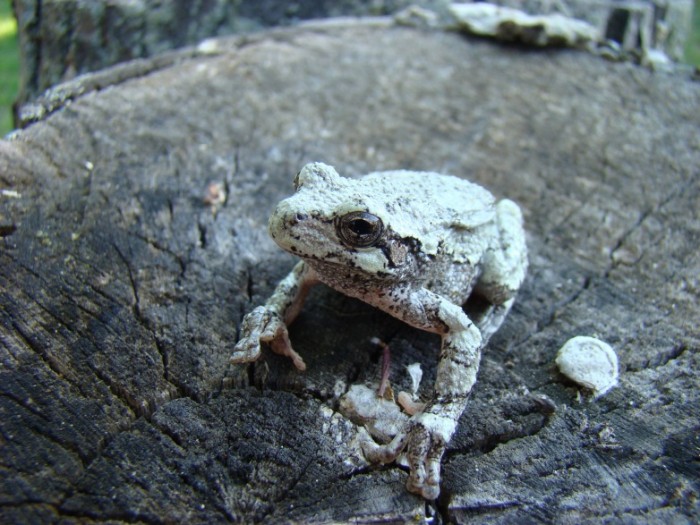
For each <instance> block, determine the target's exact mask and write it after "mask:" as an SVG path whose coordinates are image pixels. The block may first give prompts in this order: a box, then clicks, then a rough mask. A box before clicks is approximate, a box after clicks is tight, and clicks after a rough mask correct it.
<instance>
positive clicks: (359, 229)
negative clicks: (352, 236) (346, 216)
mask: <svg viewBox="0 0 700 525" xmlns="http://www.w3.org/2000/svg"><path fill="white" fill-rule="evenodd" d="M350 229H351V230H352V231H353V233H356V234H357V235H360V236H362V235H369V234H370V233H372V231H373V230H374V225H373V224H372V223H371V222H369V221H366V220H364V219H355V220H354V221H352V222H351V223H350Z"/></svg>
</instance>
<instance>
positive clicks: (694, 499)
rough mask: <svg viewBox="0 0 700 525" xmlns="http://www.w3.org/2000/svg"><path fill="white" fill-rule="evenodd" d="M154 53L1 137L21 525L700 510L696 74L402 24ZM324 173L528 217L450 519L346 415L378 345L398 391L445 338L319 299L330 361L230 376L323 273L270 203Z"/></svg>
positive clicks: (4, 280)
mask: <svg viewBox="0 0 700 525" xmlns="http://www.w3.org/2000/svg"><path fill="white" fill-rule="evenodd" d="M154 60H157V59H154ZM139 64H140V65H139V66H138V67H134V66H133V65H131V66H128V65H127V66H123V67H118V68H115V69H112V70H107V71H105V72H102V73H100V74H99V75H100V76H99V77H86V78H81V79H78V80H76V81H74V83H73V84H71V85H69V86H67V87H65V86H64V89H63V90H59V91H57V92H54V95H53V96H54V98H53V99H52V100H49V99H50V97H49V98H45V99H43V101H40V102H39V103H38V105H36V106H34V107H33V109H31V111H29V113H32V112H34V115H35V118H29V119H28V120H34V121H36V122H35V123H34V124H31V125H30V126H29V127H28V128H27V129H25V130H23V131H20V132H18V133H16V134H15V135H14V136H13V137H12V138H11V139H9V140H6V141H0V190H2V193H0V234H1V235H2V238H1V239H0V356H1V359H2V367H1V369H0V391H1V393H2V395H1V396H0V430H1V432H0V450H1V455H2V470H1V472H2V474H1V476H0V522H2V523H50V522H59V521H60V522H62V523H70V522H93V521H94V522H110V523H114V522H130V523H133V522H142V523H225V522H245V523H249V522H255V521H258V522H262V521H265V522H286V521H294V522H341V523H343V522H356V521H363V522H364V521H367V522H372V521H382V522H403V521H409V520H410V521H413V520H416V521H420V520H421V519H427V520H430V521H431V522H433V523H435V522H439V521H441V520H442V521H454V522H460V523H466V522H470V523H471V522H480V523H524V522H525V523H527V522H529V523H533V522H556V523H599V522H600V521H601V520H612V521H614V522H626V523H642V522H643V523H692V522H697V520H698V519H699V518H700V513H699V511H698V495H699V493H700V483H699V477H698V470H699V468H700V464H699V462H698V455H699V450H700V438H699V437H698V436H699V431H700V423H698V421H699V419H698V418H699V416H700V404H699V398H700V389H699V388H698V387H699V385H698V378H697V366H698V360H699V358H698V352H697V350H698V346H699V340H700V328H699V327H698V295H699V294H700V281H699V277H698V276H699V275H700V250H698V248H697V246H698V243H700V217H699V214H700V212H699V210H700V176H699V172H698V170H699V166H700V134H699V133H698V130H699V129H700V85H698V83H694V82H692V81H690V80H686V79H684V78H680V77H676V76H666V75H660V74H654V73H652V72H650V71H647V70H645V69H642V68H639V67H637V66H634V65H631V64H624V63H610V62H605V61H603V60H601V59H599V58H595V57H593V56H590V55H588V54H586V53H584V52H580V51H570V50H543V51H537V52H533V51H524V50H521V49H518V48H515V47H503V46H497V45H494V44H492V43H489V42H486V41H481V40H471V39H466V38H463V37H461V36H459V35H457V34H450V33H444V32H439V31H433V32H429V31H419V30H415V29H408V28H397V27H392V26H390V25H386V24H382V23H376V22H363V23H326V24H319V25H313V26H306V27H300V28H295V29H288V30H277V31H273V32H269V33H263V34H260V35H258V36H256V37H254V38H247V39H245V40H242V39H228V40H217V41H212V42H210V43H209V44H207V45H206V46H204V47H203V48H201V49H200V50H199V51H197V50H189V51H185V52H182V53H181V54H179V55H178V54H175V55H171V59H169V60H165V61H163V60H161V61H160V62H152V63H151V62H148V61H145V62H140V63H139ZM129 67H131V68H132V69H128V68H129ZM125 68H126V69H125ZM96 78H97V79H98V80H95V79H96ZM25 114H27V113H26V112H25ZM314 160H319V161H324V162H326V163H329V164H332V165H334V166H335V167H336V168H337V169H338V170H339V171H340V172H341V173H342V174H344V175H350V176H355V175H360V174H363V173H366V172H369V171H374V170H381V169H392V168H408V169H417V170H418V169H420V170H432V171H438V172H445V173H452V174H454V175H457V176H460V177H467V178H469V179H471V180H473V181H475V182H478V183H481V184H483V185H484V186H486V187H487V188H489V189H490V190H491V191H492V192H493V193H495V194H496V195H498V196H499V197H508V198H511V199H513V200H515V201H516V202H518V203H519V204H520V206H521V208H522V209H523V211H524V215H525V222H526V229H527V232H528V245H529V250H530V269H529V274H528V277H527V280H526V282H525V284H524V287H523V288H522V290H521V292H520V294H519V296H518V299H517V302H516V304H515V307H514V309H513V311H512V312H511V314H510V316H509V317H508V319H507V320H506V322H505V324H504V325H503V327H502V328H501V330H500V331H499V332H498V333H497V334H496V335H495V336H494V337H493V338H492V340H491V342H490V344H489V346H488V348H487V350H486V351H485V355H484V358H483V361H482V367H481V370H480V372H479V379H478V383H477V386H476V388H475V391H474V392H473V394H472V399H471V401H470V404H469V406H468V408H467V411H466V412H465V413H464V415H463V416H462V418H461V420H460V425H459V429H458V431H457V434H456V435H455V438H454V439H453V440H452V442H451V443H450V446H449V448H448V451H447V453H446V455H445V457H444V460H443V478H444V479H443V486H442V493H441V496H440V498H439V499H438V500H437V501H436V502H435V504H426V503H425V502H424V501H423V500H421V499H420V498H418V497H416V496H414V495H412V494H410V493H408V492H407V491H406V490H405V489H404V483H405V479H406V476H407V474H406V472H405V471H404V470H402V469H401V468H399V467H396V466H395V465H389V466H385V467H380V468H375V467H373V466H371V465H368V464H367V463H366V462H365V461H364V459H363V458H362V456H361V454H359V452H358V448H357V440H358V428H357V427H356V426H355V425H353V424H352V423H350V422H349V421H347V420H346V419H345V418H343V417H342V416H341V415H339V414H338V413H337V412H336V409H337V407H338V398H339V396H340V395H341V394H342V393H343V392H344V391H345V390H346V389H347V388H349V386H350V385H352V384H356V383H365V382H366V383H367V384H370V383H371V382H376V381H377V380H378V377H379V373H380V366H381V360H380V352H379V350H378V349H377V348H376V347H374V346H372V344H371V343H370V338H371V337H375V336H376V337H379V338H381V339H383V340H384V341H386V342H388V343H389V344H390V346H391V349H392V356H393V358H392V370H391V374H392V376H391V380H392V384H393V386H394V388H395V389H397V390H398V389H400V388H406V386H407V385H408V384H409V382H410V379H409V377H408V374H407V373H406V371H405V365H407V364H410V363H413V362H416V361H418V362H421V363H422V365H423V369H424V371H425V374H424V380H423V385H422V392H423V394H424V395H427V393H428V392H429V390H430V387H431V385H432V381H433V378H434V370H435V365H436V362H437V353H438V344H439V341H438V339H437V337H436V336H433V335H429V334H425V333H422V332H420V331H417V330H414V329H411V328H409V327H407V326H405V325H403V324H402V323H400V322H399V321H397V320H395V319H393V318H391V317H388V316H386V315H384V314H382V313H379V312H377V311H375V310H374V309H372V308H371V307H369V306H366V305H364V304H362V303H359V302H357V301H354V300H351V299H348V298H346V297H344V296H341V295H339V294H336V293H335V292H332V291H330V290H328V289H325V288H318V289H316V290H314V292H313V293H312V294H311V297H310V298H309V300H308V302H307V305H306V307H305V309H304V311H303V312H302V314H301V316H300V317H299V319H298V320H297V321H296V322H295V324H294V325H293V326H292V329H291V338H292V341H293V343H294V345H295V348H296V350H297V351H298V352H299V353H300V354H301V355H302V356H303V357H304V360H305V361H306V363H307V365H308V370H307V372H305V373H299V372H298V371H296V370H295V369H294V367H293V366H292V364H291V363H290V362H289V361H288V360H285V359H283V358H281V357H279V356H276V355H271V354H270V353H269V352H267V353H265V355H264V358H263V360H262V361H260V362H258V363H256V364H255V365H251V366H232V365H229V364H228V358H229V355H230V353H231V350H232V348H233V345H234V343H235V341H236V338H237V328H238V326H239V324H240V322H241V319H242V317H243V315H244V314H245V313H246V312H248V311H249V310H251V309H252V308H253V307H254V306H256V305H258V304H260V303H261V302H263V301H264V300H265V298H266V297H267V296H268V295H269V293H270V292H271V290H272V289H273V287H274V286H275V284H276V283H277V281H278V280H279V279H280V278H281V277H282V276H284V275H285V274H286V273H287V272H288V271H289V270H290V269H291V267H292V265H293V264H294V259H293V258H292V257H291V256H289V255H287V254H285V253H283V252H282V251H281V250H279V249H278V248H277V247H276V246H275V245H274V243H273V242H272V240H270V239H269V238H268V236H267V232H266V222H267V216H268V214H269V212H270V211H271V209H272V207H273V206H274V204H275V203H276V202H277V201H278V200H279V199H281V198H282V197H284V196H286V195H288V194H290V193H291V192H292V185H291V183H292V179H293V177H294V175H295V174H296V172H297V171H298V170H299V169H300V168H301V166H303V164H304V163H305V162H307V161H314ZM212 183H214V184H220V188H221V190H222V191H224V192H225V201H224V202H222V203H220V204H218V205H215V204H212V202H211V200H210V201H209V202H205V196H206V195H207V191H208V188H209V185H210V184H212ZM576 335H589V336H596V337H598V338H600V339H602V340H604V341H606V342H608V343H609V344H610V345H611V346H612V347H613V348H614V349H615V351H616V352H617V354H618V356H619V359H620V366H621V376H620V384H619V386H618V387H616V388H614V389H613V390H611V391H610V392H609V393H607V394H606V395H605V396H603V397H601V398H599V399H597V400H595V401H592V400H591V396H590V395H588V394H587V393H586V392H585V391H583V390H581V389H580V388H579V387H578V386H577V385H575V384H573V383H572V382H570V381H569V380H567V379H565V378H564V377H563V376H562V375H560V374H559V372H558V371H557V369H556V367H555V365H554V358H555V356H556V353H557V350H558V349H559V348H560V347H561V346H562V345H563V344H564V342H566V340H567V339H569V338H571V337H573V336H576Z"/></svg>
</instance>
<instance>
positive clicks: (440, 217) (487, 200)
mask: <svg viewBox="0 0 700 525" xmlns="http://www.w3.org/2000/svg"><path fill="white" fill-rule="evenodd" d="M361 181H362V182H363V183H366V184H367V185H368V187H367V188H366V190H365V191H366V192H367V193H368V194H374V195H377V196H378V197H379V198H380V199H382V200H384V201H385V202H386V207H387V211H388V212H390V213H392V214H394V213H399V214H400V213H401V212H404V213H410V214H411V215H412V216H413V217H414V218H415V219H416V220H423V221H426V222H427V223H434V226H435V227H437V226H438V225H446V224H452V225H454V226H455V227H464V228H474V227H477V226H479V225H480V224H483V223H485V222H489V221H490V220H491V219H492V217H493V211H494V206H495V200H494V197H493V195H492V194H491V193H490V192H489V191H488V190H486V189H485V188H483V187H481V186H479V185H478V184H474V183H472V182H469V181H467V180H464V179H460V178H458V177H455V176H452V175H443V174H440V173H435V172H427V171H408V170H397V171H382V172H376V173H370V174H368V175H365V176H364V177H363V178H362V179H361Z"/></svg>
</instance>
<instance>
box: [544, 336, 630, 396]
mask: <svg viewBox="0 0 700 525" xmlns="http://www.w3.org/2000/svg"><path fill="white" fill-rule="evenodd" d="M556 363H557V366H558V367H559V371H560V372H561V373H562V374H564V375H565V376H566V377H568V378H569V379H571V380H572V381H575V382H576V383H578V384H579V385H582V386H584V387H586V388H588V389H589V390H591V391H592V392H593V397H594V398H597V397H600V396H602V395H603V394H605V393H606V392H608V390H610V389H611V388H612V387H614V386H615V385H617V376H618V365H617V355H616V354H615V351H614V350H613V349H612V348H611V347H610V345H608V344H607V343H604V342H603V341H601V340H599V339H596V338H594V337H587V336H583V335H579V336H577V337H573V338H571V339H569V340H568V341H567V342H566V343H565V344H564V346H562V347H561V349H560V350H559V352H558V353H557V358H556Z"/></svg>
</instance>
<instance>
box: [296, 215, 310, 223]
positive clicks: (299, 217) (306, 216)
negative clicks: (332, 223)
mask: <svg viewBox="0 0 700 525" xmlns="http://www.w3.org/2000/svg"><path fill="white" fill-rule="evenodd" d="M307 218H308V215H306V214H305V213H297V214H296V215H294V218H293V219H292V224H296V223H298V222H302V221H305V220H306V219H307Z"/></svg>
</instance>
